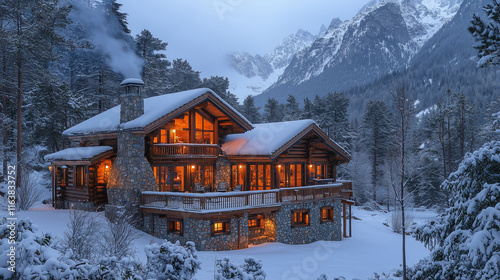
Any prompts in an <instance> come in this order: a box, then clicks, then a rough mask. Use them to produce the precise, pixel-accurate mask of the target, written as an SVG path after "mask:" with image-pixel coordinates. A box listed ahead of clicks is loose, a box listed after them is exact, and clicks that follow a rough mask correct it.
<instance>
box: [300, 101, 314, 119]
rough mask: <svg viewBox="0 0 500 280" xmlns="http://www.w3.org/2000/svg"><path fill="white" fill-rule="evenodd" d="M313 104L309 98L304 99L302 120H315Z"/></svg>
mask: <svg viewBox="0 0 500 280" xmlns="http://www.w3.org/2000/svg"><path fill="white" fill-rule="evenodd" d="M313 107H314V106H313V104H312V102H311V100H309V98H308V97H306V98H304V110H303V111H302V119H313V115H314V113H313Z"/></svg>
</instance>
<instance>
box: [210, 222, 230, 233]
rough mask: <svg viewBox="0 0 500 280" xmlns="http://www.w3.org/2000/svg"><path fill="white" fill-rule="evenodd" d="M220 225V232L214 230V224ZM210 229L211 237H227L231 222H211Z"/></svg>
mask: <svg viewBox="0 0 500 280" xmlns="http://www.w3.org/2000/svg"><path fill="white" fill-rule="evenodd" d="M218 223H221V224H222V229H221V230H216V229H215V224H218ZM210 229H211V232H212V236H217V235H229V234H231V220H213V221H212V223H211V225H210Z"/></svg>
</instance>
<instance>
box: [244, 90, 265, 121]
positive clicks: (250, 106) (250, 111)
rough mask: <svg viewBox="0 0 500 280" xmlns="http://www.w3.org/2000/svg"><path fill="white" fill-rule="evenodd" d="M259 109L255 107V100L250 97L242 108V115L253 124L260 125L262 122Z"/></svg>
mask: <svg viewBox="0 0 500 280" xmlns="http://www.w3.org/2000/svg"><path fill="white" fill-rule="evenodd" d="M259 109H260V108H259V107H257V106H255V99H254V97H253V96H252V95H249V96H247V97H246V98H245V100H243V105H242V106H241V113H242V114H243V116H245V117H246V118H247V119H248V120H249V121H250V122H252V123H259V122H260V121H261V118H260V113H259Z"/></svg>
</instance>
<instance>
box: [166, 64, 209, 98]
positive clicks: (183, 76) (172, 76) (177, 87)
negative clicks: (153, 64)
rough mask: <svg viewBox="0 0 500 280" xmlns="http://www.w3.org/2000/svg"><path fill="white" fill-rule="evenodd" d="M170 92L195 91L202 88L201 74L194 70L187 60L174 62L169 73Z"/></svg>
mask: <svg viewBox="0 0 500 280" xmlns="http://www.w3.org/2000/svg"><path fill="white" fill-rule="evenodd" d="M167 79H168V92H179V91H184V90H190V89H195V88H197V87H199V86H200V84H201V79H200V72H199V71H195V70H193V68H192V67H191V65H190V64H189V62H188V61H187V60H183V59H181V58H179V59H176V60H174V61H173V62H172V67H171V68H170V69H169V71H168V72H167Z"/></svg>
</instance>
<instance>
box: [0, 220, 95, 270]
mask: <svg viewBox="0 0 500 280" xmlns="http://www.w3.org/2000/svg"><path fill="white" fill-rule="evenodd" d="M16 224H17V236H16V242H15V246H16V250H15V270H13V269H9V267H10V266H9V263H8V260H9V258H10V256H9V254H11V246H13V244H11V243H12V242H11V243H9V240H12V239H9V237H10V232H11V229H10V227H11V222H10V221H7V220H6V219H3V220H2V221H1V222H0V263H1V267H0V278H2V279H89V278H88V277H87V272H89V271H91V270H92V266H89V265H87V264H86V263H78V262H75V261H72V260H70V259H68V258H67V257H66V256H64V255H63V254H61V252H60V251H59V250H57V248H58V246H57V245H58V244H57V242H56V241H55V240H54V238H52V236H51V235H49V234H42V233H41V232H39V231H38V229H37V227H36V226H34V225H33V224H32V223H31V221H30V220H29V219H22V220H18V221H17V223H16Z"/></svg>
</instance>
